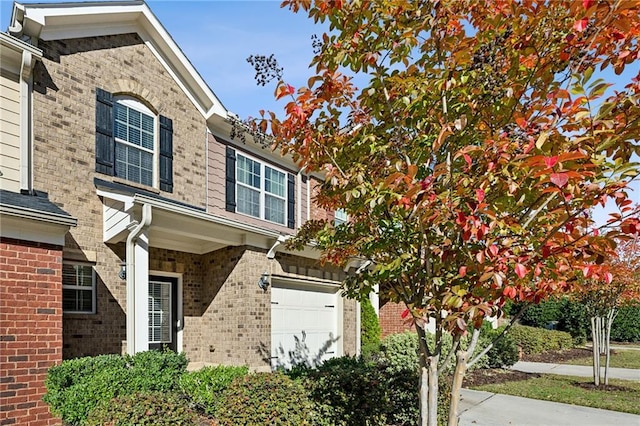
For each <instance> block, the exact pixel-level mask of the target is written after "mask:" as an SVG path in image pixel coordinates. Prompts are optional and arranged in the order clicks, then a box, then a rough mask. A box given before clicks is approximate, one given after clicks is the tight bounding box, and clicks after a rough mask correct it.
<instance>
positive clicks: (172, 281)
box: [149, 276, 178, 351]
mask: <svg viewBox="0 0 640 426" xmlns="http://www.w3.org/2000/svg"><path fill="white" fill-rule="evenodd" d="M177 296H178V280H177V279H176V278H170V277H158V276H150V277H149V349H155V350H162V349H165V348H167V349H171V350H172V351H177V350H178V342H177V340H178V339H177V336H178V334H177V331H178V330H177V323H178V297H177Z"/></svg>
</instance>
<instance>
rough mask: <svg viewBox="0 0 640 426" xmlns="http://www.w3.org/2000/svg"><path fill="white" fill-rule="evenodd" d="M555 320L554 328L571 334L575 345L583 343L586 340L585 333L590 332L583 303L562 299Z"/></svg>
mask: <svg viewBox="0 0 640 426" xmlns="http://www.w3.org/2000/svg"><path fill="white" fill-rule="evenodd" d="M557 321H558V324H557V325H556V329H557V330H560V331H566V332H567V333H569V334H571V337H573V343H574V344H575V345H583V344H584V343H585V342H586V341H587V334H588V333H590V330H589V319H588V318H587V313H586V311H585V309H584V305H583V304H581V303H578V302H575V301H572V300H569V299H567V298H565V299H563V300H562V305H561V313H560V316H559V317H558V318H557Z"/></svg>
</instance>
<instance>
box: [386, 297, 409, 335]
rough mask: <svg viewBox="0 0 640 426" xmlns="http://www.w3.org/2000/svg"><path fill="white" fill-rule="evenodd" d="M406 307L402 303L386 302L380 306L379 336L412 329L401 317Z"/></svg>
mask: <svg viewBox="0 0 640 426" xmlns="http://www.w3.org/2000/svg"><path fill="white" fill-rule="evenodd" d="M406 308H407V307H406V306H405V305H404V304H403V303H393V302H387V303H385V304H384V305H382V306H381V307H380V314H379V320H380V329H381V331H382V333H381V336H382V337H385V336H388V335H389V334H395V333H403V332H405V331H413V328H412V327H411V325H410V324H405V323H404V319H403V318H402V312H404V310H405V309H406Z"/></svg>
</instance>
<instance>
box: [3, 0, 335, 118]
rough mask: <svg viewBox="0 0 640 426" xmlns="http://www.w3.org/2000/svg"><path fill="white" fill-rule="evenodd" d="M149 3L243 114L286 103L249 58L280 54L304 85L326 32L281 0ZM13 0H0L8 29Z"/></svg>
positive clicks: (288, 74)
mask: <svg viewBox="0 0 640 426" xmlns="http://www.w3.org/2000/svg"><path fill="white" fill-rule="evenodd" d="M40 2H41V3H48V2H50V1H46V0H45V1H40ZM25 3H29V2H25ZM147 4H148V5H149V7H150V8H151V10H152V11H153V13H154V14H155V15H156V17H157V18H158V20H159V21H160V22H161V23H162V25H164V27H165V28H166V29H167V31H168V32H169V34H171V36H172V37H173V39H174V41H175V42H176V43H177V44H178V46H179V47H180V48H181V49H182V51H183V52H184V53H185V55H186V56H187V58H189V60H190V61H191V63H192V64H193V65H194V67H195V68H196V70H198V72H199V73H200V75H201V76H202V77H203V78H204V80H205V81H206V82H207V84H208V85H209V87H210V88H211V89H212V90H213V91H214V93H215V94H216V95H217V96H218V97H219V98H220V100H221V101H222V103H223V104H224V106H225V107H226V108H227V109H229V110H230V111H233V112H235V113H236V114H238V115H239V116H240V117H247V116H256V115H257V113H258V111H259V110H260V109H266V110H274V111H276V110H279V109H282V106H281V104H280V105H278V104H276V103H275V102H274V100H273V99H274V98H273V90H274V86H273V85H271V86H265V87H262V86H257V85H256V83H255V80H254V71H253V68H252V67H251V65H249V64H248V63H247V62H246V58H247V57H248V56H249V55H251V54H264V55H269V54H271V53H273V54H275V55H276V57H277V58H278V62H279V63H280V64H281V65H282V66H283V67H284V72H285V78H286V79H287V81H289V82H290V83H291V84H293V85H295V86H298V85H299V83H302V82H304V81H306V79H307V78H308V77H309V70H308V65H309V62H310V61H311V58H312V55H313V49H312V47H311V36H312V34H314V33H315V34H321V33H322V32H323V31H322V27H320V26H316V25H314V24H313V21H311V20H309V19H308V18H307V17H306V15H304V14H302V13H299V14H294V13H292V12H290V11H289V10H288V9H281V8H280V1H273V0H270V1H213V0H208V1H205V0H203V1H163V0H158V1H153V0H151V1H149V0H147ZM12 5H13V2H12V1H8V0H0V6H1V7H0V20H1V27H2V30H3V31H6V29H7V27H8V25H9V19H10V18H11V10H12Z"/></svg>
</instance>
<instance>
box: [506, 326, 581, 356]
mask: <svg viewBox="0 0 640 426" xmlns="http://www.w3.org/2000/svg"><path fill="white" fill-rule="evenodd" d="M509 333H510V335H511V337H512V338H513V340H514V341H515V343H516V345H518V346H519V347H520V348H522V352H524V353H525V354H527V355H531V354H539V353H543V352H546V351H552V350H562V349H569V348H572V347H573V338H572V337H571V335H570V334H569V333H567V332H565V331H557V330H546V329H544V328H535V327H528V326H525V325H516V326H513V328H512V329H511V330H510V331H509Z"/></svg>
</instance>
